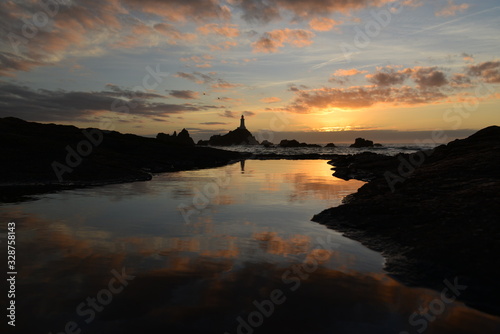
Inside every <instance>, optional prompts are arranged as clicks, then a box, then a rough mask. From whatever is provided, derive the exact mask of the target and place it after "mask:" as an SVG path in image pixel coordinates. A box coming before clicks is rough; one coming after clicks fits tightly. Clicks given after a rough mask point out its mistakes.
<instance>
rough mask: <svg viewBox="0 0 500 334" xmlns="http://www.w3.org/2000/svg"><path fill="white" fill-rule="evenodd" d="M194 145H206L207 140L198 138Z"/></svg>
mask: <svg viewBox="0 0 500 334" xmlns="http://www.w3.org/2000/svg"><path fill="white" fill-rule="evenodd" d="M196 145H200V146H208V140H202V139H200V140H198V142H197V143H196Z"/></svg>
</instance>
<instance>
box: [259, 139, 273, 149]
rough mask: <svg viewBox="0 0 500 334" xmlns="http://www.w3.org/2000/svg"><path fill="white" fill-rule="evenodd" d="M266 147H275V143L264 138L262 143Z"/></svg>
mask: <svg viewBox="0 0 500 334" xmlns="http://www.w3.org/2000/svg"><path fill="white" fill-rule="evenodd" d="M260 144H261V145H262V146H264V147H273V146H274V144H273V143H271V142H270V141H269V140H263V141H262V143H260Z"/></svg>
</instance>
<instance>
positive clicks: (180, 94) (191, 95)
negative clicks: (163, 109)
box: [170, 90, 200, 100]
mask: <svg viewBox="0 0 500 334" xmlns="http://www.w3.org/2000/svg"><path fill="white" fill-rule="evenodd" d="M199 95H200V93H199V92H193V91H192V90H171V91H170V96H173V97H176V98H178V99H185V100H190V99H197V98H198V96H199Z"/></svg>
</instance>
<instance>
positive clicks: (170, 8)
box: [123, 0, 231, 22]
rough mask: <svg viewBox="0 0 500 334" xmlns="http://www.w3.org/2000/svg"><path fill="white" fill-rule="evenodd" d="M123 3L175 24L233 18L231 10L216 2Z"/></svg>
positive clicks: (145, 0)
mask: <svg viewBox="0 0 500 334" xmlns="http://www.w3.org/2000/svg"><path fill="white" fill-rule="evenodd" d="M123 3H125V4H126V5H127V6H128V7H130V8H131V9H134V10H136V11H139V12H143V13H147V14H152V15H156V16H160V17H162V18H164V19H166V20H168V21H174V22H186V21H188V20H191V21H196V22H206V21H210V20H214V19H219V20H228V19H230V18H231V10H230V9H229V8H228V7H227V6H224V5H221V4H220V3H219V1H216V0H190V1H185V0H168V1H163V0H123Z"/></svg>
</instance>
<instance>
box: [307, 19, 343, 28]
mask: <svg viewBox="0 0 500 334" xmlns="http://www.w3.org/2000/svg"><path fill="white" fill-rule="evenodd" d="M341 23H342V22H337V21H335V20H333V19H329V18H327V17H320V18H317V17H315V18H313V19H312V20H311V21H309V28H311V29H313V30H316V31H330V30H332V29H333V27H335V26H336V25H339V24H341Z"/></svg>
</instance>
